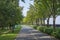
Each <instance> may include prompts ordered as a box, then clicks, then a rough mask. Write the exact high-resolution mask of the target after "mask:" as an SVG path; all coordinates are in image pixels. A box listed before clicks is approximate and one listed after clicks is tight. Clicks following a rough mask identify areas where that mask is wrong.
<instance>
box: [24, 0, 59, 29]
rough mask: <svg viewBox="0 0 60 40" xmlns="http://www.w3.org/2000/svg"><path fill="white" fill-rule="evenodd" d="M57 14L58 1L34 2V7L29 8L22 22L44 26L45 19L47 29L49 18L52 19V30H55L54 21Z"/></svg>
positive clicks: (41, 0) (36, 0)
mask: <svg viewBox="0 0 60 40" xmlns="http://www.w3.org/2000/svg"><path fill="white" fill-rule="evenodd" d="M59 14H60V0H34V5H31V6H30V10H29V11H28V12H27V16H26V17H25V18H24V22H27V23H32V24H33V23H35V22H36V24H37V25H39V23H40V24H41V25H45V19H46V18H47V27H49V18H50V17H53V28H54V29H55V19H56V16H58V15H59Z"/></svg>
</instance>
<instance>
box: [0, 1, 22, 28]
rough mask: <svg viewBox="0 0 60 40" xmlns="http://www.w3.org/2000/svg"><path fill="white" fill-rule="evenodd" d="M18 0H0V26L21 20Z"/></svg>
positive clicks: (13, 23) (17, 22)
mask: <svg viewBox="0 0 60 40" xmlns="http://www.w3.org/2000/svg"><path fill="white" fill-rule="evenodd" d="M18 4H19V0H0V27H2V28H3V27H7V26H10V24H12V25H15V24H19V23H20V22H21V20H22V18H23V17H22V8H21V7H19V5H18Z"/></svg>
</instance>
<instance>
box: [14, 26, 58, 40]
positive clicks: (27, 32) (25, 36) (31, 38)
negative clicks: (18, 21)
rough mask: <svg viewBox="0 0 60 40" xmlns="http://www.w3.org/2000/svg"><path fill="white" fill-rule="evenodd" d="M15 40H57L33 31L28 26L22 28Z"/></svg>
mask: <svg viewBox="0 0 60 40" xmlns="http://www.w3.org/2000/svg"><path fill="white" fill-rule="evenodd" d="M15 40H57V39H55V38H53V37H51V36H49V35H47V34H44V33H42V32H39V31H37V30H34V29H33V28H31V27H29V26H25V25H24V26H22V30H21V31H20V33H19V34H18V35H17V38H16V39H15Z"/></svg>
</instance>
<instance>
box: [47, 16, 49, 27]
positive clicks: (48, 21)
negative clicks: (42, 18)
mask: <svg viewBox="0 0 60 40" xmlns="http://www.w3.org/2000/svg"><path fill="white" fill-rule="evenodd" d="M47 27H49V17H48V19H47Z"/></svg>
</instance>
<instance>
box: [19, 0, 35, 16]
mask: <svg viewBox="0 0 60 40" xmlns="http://www.w3.org/2000/svg"><path fill="white" fill-rule="evenodd" d="M33 3H34V1H33V0H32V1H30V0H25V3H24V2H22V1H21V0H20V1H19V6H21V7H24V8H23V10H22V12H23V15H24V16H26V15H27V11H28V10H29V8H30V4H33Z"/></svg>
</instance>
